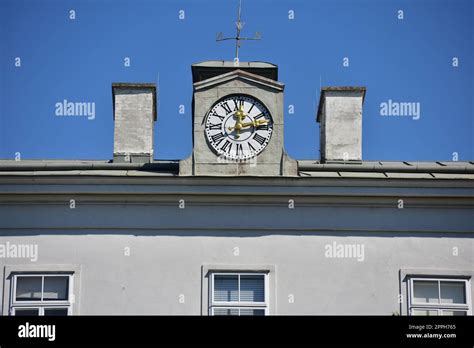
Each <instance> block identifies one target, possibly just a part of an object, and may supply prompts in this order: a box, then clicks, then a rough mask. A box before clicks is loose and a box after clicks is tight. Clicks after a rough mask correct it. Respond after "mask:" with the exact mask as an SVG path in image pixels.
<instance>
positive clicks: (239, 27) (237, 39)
mask: <svg viewBox="0 0 474 348" xmlns="http://www.w3.org/2000/svg"><path fill="white" fill-rule="evenodd" d="M241 12H242V0H240V1H239V9H238V12H237V22H235V26H236V28H237V34H236V36H235V37H226V38H225V37H223V34H222V32H220V33H218V34H217V38H216V41H225V40H235V58H236V59H237V60H238V59H239V48H240V41H242V40H260V39H261V36H260V33H258V32H257V33H255V37H240V31H241V30H242V28H243V27H244V25H245V23H244V22H242V21H241V20H240V15H241Z"/></svg>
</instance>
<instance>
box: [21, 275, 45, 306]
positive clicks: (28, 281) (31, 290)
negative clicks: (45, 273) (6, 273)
mask: <svg viewBox="0 0 474 348" xmlns="http://www.w3.org/2000/svg"><path fill="white" fill-rule="evenodd" d="M16 300H17V301H40V300H41V277H20V276H17V279H16Z"/></svg>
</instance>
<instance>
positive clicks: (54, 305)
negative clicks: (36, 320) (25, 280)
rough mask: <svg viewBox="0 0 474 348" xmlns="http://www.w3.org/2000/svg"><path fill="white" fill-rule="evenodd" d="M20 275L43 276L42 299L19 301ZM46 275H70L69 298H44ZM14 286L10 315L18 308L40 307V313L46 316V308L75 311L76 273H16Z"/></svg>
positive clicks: (11, 295)
mask: <svg viewBox="0 0 474 348" xmlns="http://www.w3.org/2000/svg"><path fill="white" fill-rule="evenodd" d="M18 277H20V278H21V277H41V278H43V280H42V282H41V300H34V301H17V300H16V285H17V281H18ZM44 277H68V298H67V300H44V299H43V296H44ZM11 284H12V286H11V287H10V288H11V292H10V315H15V314H16V309H38V315H39V316H44V310H45V309H67V315H72V313H73V308H72V307H73V302H74V274H71V273H15V274H13V275H12V283H11Z"/></svg>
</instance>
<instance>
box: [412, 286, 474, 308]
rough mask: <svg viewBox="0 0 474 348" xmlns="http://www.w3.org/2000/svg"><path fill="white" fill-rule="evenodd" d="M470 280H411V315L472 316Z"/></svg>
mask: <svg viewBox="0 0 474 348" xmlns="http://www.w3.org/2000/svg"><path fill="white" fill-rule="evenodd" d="M470 291H471V290H470V282H469V280H468V279H444V278H441V279H433V278H410V280H409V303H408V306H409V308H408V309H409V314H410V315H470V314H471V298H470Z"/></svg>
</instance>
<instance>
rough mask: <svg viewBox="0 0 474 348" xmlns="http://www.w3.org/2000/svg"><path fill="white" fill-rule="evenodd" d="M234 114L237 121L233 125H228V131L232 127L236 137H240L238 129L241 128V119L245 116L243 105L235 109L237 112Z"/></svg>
mask: <svg viewBox="0 0 474 348" xmlns="http://www.w3.org/2000/svg"><path fill="white" fill-rule="evenodd" d="M234 116H235V117H236V118H237V121H236V122H235V125H234V126H233V127H229V131H231V130H232V129H235V130H236V131H237V134H236V136H235V137H236V138H239V137H240V129H241V128H242V127H241V124H242V121H243V119H244V118H245V113H244V106H243V105H241V106H240V108H239V110H237V112H236V113H235V114H234Z"/></svg>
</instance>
